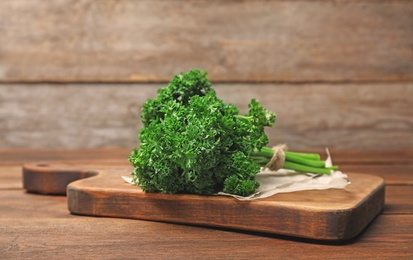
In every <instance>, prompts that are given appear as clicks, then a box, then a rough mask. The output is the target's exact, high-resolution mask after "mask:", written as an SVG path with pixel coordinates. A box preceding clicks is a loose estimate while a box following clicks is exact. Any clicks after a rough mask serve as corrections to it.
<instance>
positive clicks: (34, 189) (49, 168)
mask: <svg viewBox="0 0 413 260" xmlns="http://www.w3.org/2000/svg"><path fill="white" fill-rule="evenodd" d="M85 168H86V167H85ZM85 168H79V167H78V166H73V165H68V164H48V163H36V164H27V165H24V166H23V169H22V172H23V188H24V189H26V190H27V192H29V193H38V194H45V195H66V189H67V185H69V183H71V182H74V181H76V180H79V179H84V178H88V177H92V176H96V175H98V174H99V172H98V171H95V170H89V169H85Z"/></svg>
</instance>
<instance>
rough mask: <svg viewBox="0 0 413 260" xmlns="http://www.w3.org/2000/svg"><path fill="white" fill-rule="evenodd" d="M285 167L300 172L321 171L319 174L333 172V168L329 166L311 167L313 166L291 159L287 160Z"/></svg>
mask: <svg viewBox="0 0 413 260" xmlns="http://www.w3.org/2000/svg"><path fill="white" fill-rule="evenodd" d="M283 168H284V169H289V170H294V171H298V172H310V173H319V174H331V170H332V169H329V168H316V167H311V166H307V165H302V164H298V163H293V162H289V161H285V163H284V166H283Z"/></svg>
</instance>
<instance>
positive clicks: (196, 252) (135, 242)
mask: <svg viewBox="0 0 413 260" xmlns="http://www.w3.org/2000/svg"><path fill="white" fill-rule="evenodd" d="M332 153H333V158H334V162H335V163H336V164H338V165H340V167H341V170H342V171H344V172H354V173H367V174H374V175H378V176H381V177H382V178H384V180H385V182H386V205H385V209H384V211H383V212H382V213H381V214H380V215H379V216H378V217H377V218H376V219H375V220H374V221H373V223H371V224H370V225H369V226H368V227H367V229H366V230H365V231H364V232H362V233H361V234H360V235H359V236H358V237H357V238H355V239H353V240H351V241H346V242H345V243H321V242H317V241H309V240H303V239H296V238H290V237H284V236H276V235H268V234H260V233H253V232H241V231H234V230H225V229H213V228H205V227H198V226H186V225H178V224H166V223H158V222H150V221H140V220H132V219H116V218H101V217H100V218H95V217H85V216H76V215H71V214H70V213H69V212H68V210H67V204H66V197H64V196H44V195H36V194H29V193H26V192H25V190H24V189H23V188H22V174H21V167H22V165H23V164H25V163H34V162H35V163H37V162H49V163H50V162H56V163H57V162H58V163H62V162H63V163H70V164H81V165H83V164H85V165H86V164H87V165H95V164H96V165H102V164H104V165H113V167H122V166H125V167H126V166H127V165H128V162H127V161H126V159H125V158H126V157H127V155H128V154H129V150H126V149H99V150H33V149H31V150H29V149H12V150H0V223H1V224H0V259H38V258H41V259H64V258H75V259H92V258H93V259H125V258H126V259H127V258H135V259H158V258H166V259H194V258H197V259H218V258H223V259H234V258H235V259H253V258H255V259H277V258H300V259H301V258H321V259H324V258H329V259H332V258H333V259H334V258H351V259H354V258H363V259H365V258H387V259H388V258H390V259H393V258H394V259H399V258H404V259H406V258H409V259H413V151H395V152H379V151H369V152H366V151H364V152H361V151H332Z"/></svg>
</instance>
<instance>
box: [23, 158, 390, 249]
mask: <svg viewBox="0 0 413 260" xmlns="http://www.w3.org/2000/svg"><path fill="white" fill-rule="evenodd" d="M129 172H130V170H129ZM96 175H97V176H96ZM123 175H125V172H123V171H120V170H119V169H110V168H106V167H103V168H102V169H101V170H99V169H96V170H86V169H79V168H69V167H67V166H66V165H38V164H33V165H26V166H25V167H24V171H23V183H24V188H25V189H27V190H28V191H30V192H38V193H43V194H49V193H50V194H61V193H64V192H65V191H66V189H65V187H66V185H67V184H69V185H68V186H67V196H68V208H69V210H70V211H71V212H72V213H74V214H81V215H90V216H107V217H121V218H135V219H144V220H153V221H163V222H172V223H185V224H198V225H206V226H214V227H224V228H234V229H240V230H249V231H259V232H264V233H272V234H282V235H289V236H294V237H304V238H311V239H317V240H334V241H336V240H339V241H342V240H347V239H350V238H353V237H355V236H356V235H358V234H359V233H360V232H361V231H362V230H363V229H364V228H365V227H366V225H367V224H368V223H369V222H370V221H371V220H372V219H373V218H374V217H375V216H376V215H377V214H379V212H381V210H382V209H383V206H384V182H383V180H382V179H381V178H377V177H375V176H371V175H363V174H351V175H350V179H351V182H352V183H351V185H349V186H348V187H346V189H345V190H340V189H331V190H322V191H302V192H294V193H285V194H278V195H277V196H273V197H270V198H266V199H262V200H256V201H253V202H240V201H237V200H235V199H233V198H229V197H223V196H196V195H187V194H179V195H170V194H159V193H145V192H143V191H142V190H141V189H140V188H138V187H136V186H132V185H130V184H127V183H125V182H124V181H123V180H122V179H121V176H123ZM86 176H94V177H90V178H86V179H82V180H78V181H75V182H72V183H70V182H71V181H73V180H75V179H79V178H85V177H86ZM125 205H127V206H125ZM211 209H212V210H211ZM241 215H242V216H243V217H242V218H239V217H238V216H241Z"/></svg>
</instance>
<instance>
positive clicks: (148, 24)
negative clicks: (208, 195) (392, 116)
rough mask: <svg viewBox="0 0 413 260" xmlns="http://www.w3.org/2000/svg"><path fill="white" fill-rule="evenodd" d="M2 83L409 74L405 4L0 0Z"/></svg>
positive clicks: (410, 37) (410, 15)
mask: <svg viewBox="0 0 413 260" xmlns="http://www.w3.org/2000/svg"><path fill="white" fill-rule="evenodd" d="M0 17H2V26H1V27H0V35H2V37H0V54H1V59H0V80H1V81H4V82H12V81H14V82H22V81H61V82H68V81H76V82H79V81H93V82H96V81H99V82H101V81H106V82H109V81H124V82H130V81H133V82H141V81H167V80H169V79H170V77H171V76H172V75H173V74H176V73H178V72H180V71H183V70H187V69H189V68H193V67H201V68H203V69H205V70H208V71H209V72H210V75H211V78H212V79H213V80H216V81H236V82H240V81H283V82H285V81H395V80H412V79H413V62H412V61H413V52H412V44H413V33H412V26H411V24H412V23H413V3H412V2H411V1H403V0H402V1H400V0H396V1H392V0H388V1H384V0H380V1H371V0H363V1H332V0H331V1H218V0H213V1H210V0H208V1H207V0H203V1H184V0H177V1H161V0H156V1H131V0H123V1H114V0H106V1H92V0H86V1H81V2H78V1H73V0H63V1H59V2H58V3H50V2H43V1H32V0H20V1H18V2H16V1H12V0H9V1H0Z"/></svg>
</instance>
